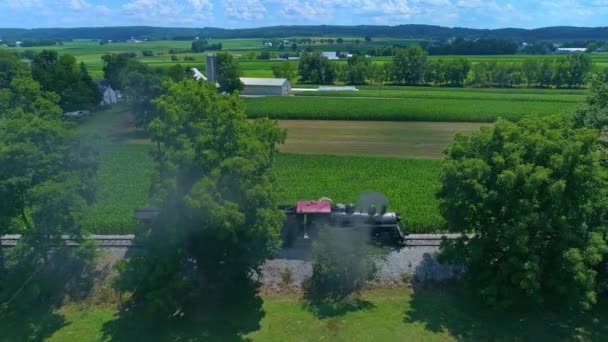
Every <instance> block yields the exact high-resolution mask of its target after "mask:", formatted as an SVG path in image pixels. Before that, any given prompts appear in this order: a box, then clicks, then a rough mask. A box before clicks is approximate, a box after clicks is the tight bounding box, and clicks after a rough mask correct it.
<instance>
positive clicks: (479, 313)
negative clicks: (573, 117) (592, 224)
mask: <svg viewBox="0 0 608 342" xmlns="http://www.w3.org/2000/svg"><path fill="white" fill-rule="evenodd" d="M597 307H598V308H602V307H603V309H596V310H594V311H592V312H589V313H586V314H568V313H561V314H555V313H550V312H546V311H543V312H535V311H533V312H527V313H505V312H495V311H490V310H489V309H487V308H486V307H484V306H481V305H480V304H479V303H477V302H476V301H475V300H474V299H472V298H471V297H469V296H468V295H467V294H466V293H464V292H463V291H462V290H460V289H458V288H457V289H450V290H444V289H439V288H437V289H418V290H416V291H412V290H409V289H394V290H373V291H367V292H365V293H364V294H363V296H362V297H361V301H360V302H359V305H357V306H350V307H349V306H346V305H344V306H342V307H337V308H333V310H321V311H318V312H317V313H316V314H315V313H313V312H311V311H310V310H307V309H306V308H305V307H303V306H302V304H301V302H300V300H299V299H298V298H297V297H296V296H293V295H266V296H262V297H261V298H260V299H259V300H253V301H252V305H242V306H241V307H240V308H239V309H238V311H231V312H217V313H214V315H209V317H207V318H199V319H194V318H189V317H187V316H186V318H184V319H181V320H177V321H175V320H173V321H166V320H164V321H161V322H156V321H148V320H146V319H145V318H144V317H138V316H136V315H135V316H133V315H131V316H123V315H118V311H117V309H116V308H115V307H114V306H109V305H106V306H101V307H99V306H87V305H80V304H68V305H65V306H63V307H61V308H59V309H58V310H44V309H41V308H29V309H28V310H25V311H23V312H19V313H13V314H10V315H8V316H6V317H3V318H4V319H0V331H2V334H0V341H2V342H16V341H58V342H59V341H62V342H63V341H76V340H78V341H222V342H223V341H277V342H279V341H438V342H439V341H440V342H447V341H472V342H476V341H606V340H607V339H608V319H607V317H608V315H607V312H606V309H605V306H603V305H597Z"/></svg>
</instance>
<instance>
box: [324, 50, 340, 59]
mask: <svg viewBox="0 0 608 342" xmlns="http://www.w3.org/2000/svg"><path fill="white" fill-rule="evenodd" d="M321 56H323V57H325V58H327V59H331V60H334V59H340V58H339V57H338V53H337V52H335V51H325V52H321Z"/></svg>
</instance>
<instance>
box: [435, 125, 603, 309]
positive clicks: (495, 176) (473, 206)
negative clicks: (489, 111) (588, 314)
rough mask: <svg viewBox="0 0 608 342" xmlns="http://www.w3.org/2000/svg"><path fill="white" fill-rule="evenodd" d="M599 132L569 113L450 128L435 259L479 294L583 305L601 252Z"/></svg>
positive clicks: (590, 300)
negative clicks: (444, 226) (443, 236)
mask: <svg viewBox="0 0 608 342" xmlns="http://www.w3.org/2000/svg"><path fill="white" fill-rule="evenodd" d="M597 147H598V134H597V132H596V131H594V130H591V129H576V128H574V127H573V126H572V124H571V121H570V120H569V119H568V118H565V117H561V116H557V117H545V118H537V117H531V118H526V119H523V120H521V121H520V122H518V123H512V122H507V121H503V120H501V121H498V122H497V123H496V125H495V126H494V127H492V128H483V129H482V131H481V132H479V133H477V134H474V135H472V136H464V135H460V136H457V138H456V140H455V142H454V143H453V144H452V145H451V146H450V147H449V148H448V149H447V158H446V160H445V162H444V165H443V167H442V174H441V184H442V185H441V190H440V192H439V199H440V208H441V212H442V214H443V216H444V217H445V219H446V220H447V223H448V227H449V230H450V231H451V232H454V233H461V234H462V235H461V237H460V238H458V239H456V240H453V241H447V240H446V241H444V242H443V245H442V258H443V261H450V262H454V263H458V264H462V265H464V266H466V269H467V272H466V276H465V277H466V279H467V281H468V283H469V284H470V285H471V287H472V288H473V289H475V291H477V292H478V294H479V295H480V296H481V297H482V298H483V299H485V300H486V301H487V302H488V303H490V304H493V305H497V306H510V305H514V304H524V305H530V304H556V305H560V306H564V307H577V308H583V309H588V308H589V307H591V306H592V305H593V304H595V303H596V301H597V296H598V291H599V288H600V286H599V281H598V272H599V271H600V268H601V267H600V266H601V265H602V262H603V260H605V257H606V254H607V253H608V245H607V243H606V240H605V236H606V235H605V234H606V233H607V232H608V231H607V230H606V227H605V226H604V223H605V222H606V221H605V219H606V206H607V202H606V198H607V197H606V195H607V192H606V190H607V187H606V185H607V184H606V173H605V169H604V168H602V167H601V165H600V159H599V155H598V153H596V151H597Z"/></svg>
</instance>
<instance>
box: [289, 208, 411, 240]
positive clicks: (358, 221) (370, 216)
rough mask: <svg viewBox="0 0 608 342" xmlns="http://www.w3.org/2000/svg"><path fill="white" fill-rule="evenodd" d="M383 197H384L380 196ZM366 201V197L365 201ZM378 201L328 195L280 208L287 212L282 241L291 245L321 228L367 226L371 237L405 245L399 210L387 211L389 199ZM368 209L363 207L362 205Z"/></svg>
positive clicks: (371, 238)
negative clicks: (346, 200)
mask: <svg viewBox="0 0 608 342" xmlns="http://www.w3.org/2000/svg"><path fill="white" fill-rule="evenodd" d="M380 198H381V197H380ZM364 202H365V201H364ZM379 202H380V204H379V207H378V206H377V204H373V203H368V204H367V205H366V204H360V205H359V209H358V208H357V207H356V206H355V205H354V204H346V205H345V204H341V203H338V204H336V205H334V204H333V202H332V200H331V199H329V198H321V199H319V200H317V201H298V202H297V203H296V205H295V206H293V205H286V206H282V207H281V209H282V210H283V212H284V213H285V215H286V216H287V220H286V221H285V225H284V227H283V233H282V235H283V241H284V243H285V244H286V245H288V246H289V245H291V244H292V243H293V242H294V241H295V240H296V239H298V238H300V239H302V238H303V239H305V240H307V239H314V238H315V237H316V236H317V235H318V233H319V229H320V228H321V227H324V226H328V227H330V228H332V229H352V230H361V229H363V230H366V231H367V233H368V234H369V237H370V240H371V241H372V242H376V243H378V244H382V245H391V246H403V245H404V244H405V234H404V233H403V232H402V230H401V226H400V222H401V217H400V215H399V213H396V212H389V211H387V205H386V201H385V200H384V201H382V200H381V201H379ZM364 208H366V209H367V210H365V211H363V210H362V209H364Z"/></svg>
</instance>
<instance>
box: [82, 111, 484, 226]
mask: <svg viewBox="0 0 608 342" xmlns="http://www.w3.org/2000/svg"><path fill="white" fill-rule="evenodd" d="M302 124H303V125H304V126H302V127H303V128H299V131H298V128H297V122H283V123H281V125H282V126H283V127H287V129H289V127H294V128H295V130H296V132H293V130H294V128H292V136H294V137H295V138H296V139H298V137H299V139H303V138H305V136H306V133H305V132H306V130H307V129H308V130H310V129H314V128H313V127H311V126H306V125H311V124H313V125H314V123H310V122H302ZM369 124H371V126H370V129H369V130H361V128H362V127H365V126H361V125H360V124H357V123H352V126H351V127H352V128H351V130H350V132H351V133H352V134H358V135H359V136H360V137H367V138H368V140H369V139H372V140H376V141H382V140H383V139H384V137H383V136H384V135H387V134H392V135H393V136H395V137H396V138H395V139H393V140H391V141H392V143H393V144H394V145H393V146H391V145H390V144H389V143H390V142H391V141H386V140H385V142H384V147H383V148H387V149H389V150H391V151H394V152H396V153H397V152H398V153H400V154H399V156H401V157H408V158H411V157H416V156H418V157H421V156H422V155H421V154H424V156H426V157H434V158H439V157H440V153H441V151H442V149H443V146H441V141H442V139H445V141H447V140H448V139H449V137H450V136H451V135H453V134H454V133H455V132H456V131H458V130H459V129H461V130H463V131H468V130H475V129H477V127H479V126H480V125H479V124H459V125H456V126H459V127H460V128H458V129H455V128H450V127H449V124H448V125H447V126H446V124H439V123H437V124H435V123H398V124H397V126H396V127H404V129H406V130H407V131H408V132H411V134H416V135H417V137H418V138H416V141H417V144H418V145H415V144H414V143H413V142H412V141H413V140H411V139H414V138H411V137H410V138H408V136H404V137H402V138H398V137H397V136H398V135H399V134H398V132H397V131H396V130H395V129H394V127H389V126H390V124H388V123H383V122H381V123H369ZM294 125H296V126H294ZM338 125H339V124H338ZM374 125H375V126H374ZM435 125H437V126H435ZM306 127H308V128H306ZM357 127H359V129H358V128H357ZM374 127H375V128H374ZM408 127H409V128H408ZM82 131H83V132H84V133H90V134H96V135H97V136H98V137H97V139H98V140H97V141H98V143H97V145H98V147H99V149H100V167H99V172H98V181H97V182H98V183H97V188H98V196H97V202H96V203H95V204H94V205H93V206H91V207H90V208H88V210H87V212H86V213H85V221H84V224H85V226H86V227H87V228H88V230H89V231H90V232H94V233H121V234H122V233H130V232H132V231H133V229H134V228H135V225H136V223H135V221H134V220H133V219H132V214H133V210H134V209H135V208H137V207H141V206H145V205H147V204H149V201H148V197H147V193H148V188H149V177H148V174H149V172H150V170H151V168H152V159H151V156H150V150H151V147H150V146H151V145H150V143H149V142H148V140H147V139H146V138H145V137H143V136H140V135H138V133H137V132H136V131H135V130H134V129H133V127H132V123H131V118H130V115H129V112H128V110H127V109H126V107H121V106H117V107H116V108H114V109H112V110H108V111H104V112H99V113H96V114H95V115H94V116H93V117H92V118H91V120H90V121H88V122H87V123H85V124H84V125H83V126H82ZM391 132H392V133H391ZM434 132H437V134H435V133H434ZM351 133H349V131H346V132H345V133H343V134H344V137H345V138H346V137H347V136H348V135H349V134H351ZM320 138H322V139H324V140H319V139H320ZM308 139H309V140H310V141H313V142H314V144H321V145H322V144H323V141H330V139H336V138H331V137H319V134H316V135H312V136H309V138H308ZM337 139H339V137H338V138H337ZM425 141H426V144H428V146H424V145H425V143H424V142H425ZM294 143H295V144H296V145H300V147H299V148H298V152H299V153H303V152H304V153H328V152H327V151H324V150H323V149H321V148H320V147H319V145H317V146H316V147H315V146H314V144H312V145H306V142H294ZM294 143H292V142H290V141H289V138H288V143H287V144H286V145H285V148H286V149H288V148H291V147H290V144H294ZM291 146H292V145H291ZM306 146H308V147H306ZM357 146H359V147H357ZM431 146H433V147H431ZM305 147H306V148H305ZM357 148H361V149H360V150H358V151H357V150H356V149H357ZM401 148H403V151H405V152H401ZM350 149H353V150H355V152H354V153H356V154H361V156H329V155H314V154H290V153H284V154H281V155H279V156H278V158H277V160H276V162H275V171H276V172H277V176H278V180H279V184H280V185H281V187H282V188H283V192H282V193H281V201H282V202H284V203H286V204H288V203H293V202H295V201H297V200H299V199H317V198H319V197H323V196H329V197H332V198H333V199H334V200H336V201H342V202H349V201H356V200H357V197H358V196H359V195H360V194H361V193H363V192H365V191H369V190H376V191H381V192H384V193H385V194H386V195H387V196H388V198H389V199H390V208H391V209H393V210H395V211H399V212H401V213H402V215H403V218H404V222H405V224H406V229H408V230H409V231H411V232H431V231H437V230H440V229H443V228H444V222H443V220H442V218H441V216H440V215H439V211H438V208H437V202H436V199H435V197H434V195H435V192H436V190H437V187H438V186H439V184H438V175H439V166H440V161H438V160H421V159H403V158H386V157H384V158H383V157H378V156H377V155H378V151H374V150H373V149H372V150H369V148H368V149H367V150H364V149H363V147H362V146H361V145H360V144H359V145H357V143H356V142H353V143H352V145H351V147H350ZM407 151H411V153H410V152H407ZM338 152H339V151H338ZM338 152H336V153H338ZM342 153H347V154H352V153H353V152H352V151H342ZM370 155H371V156H370Z"/></svg>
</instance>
